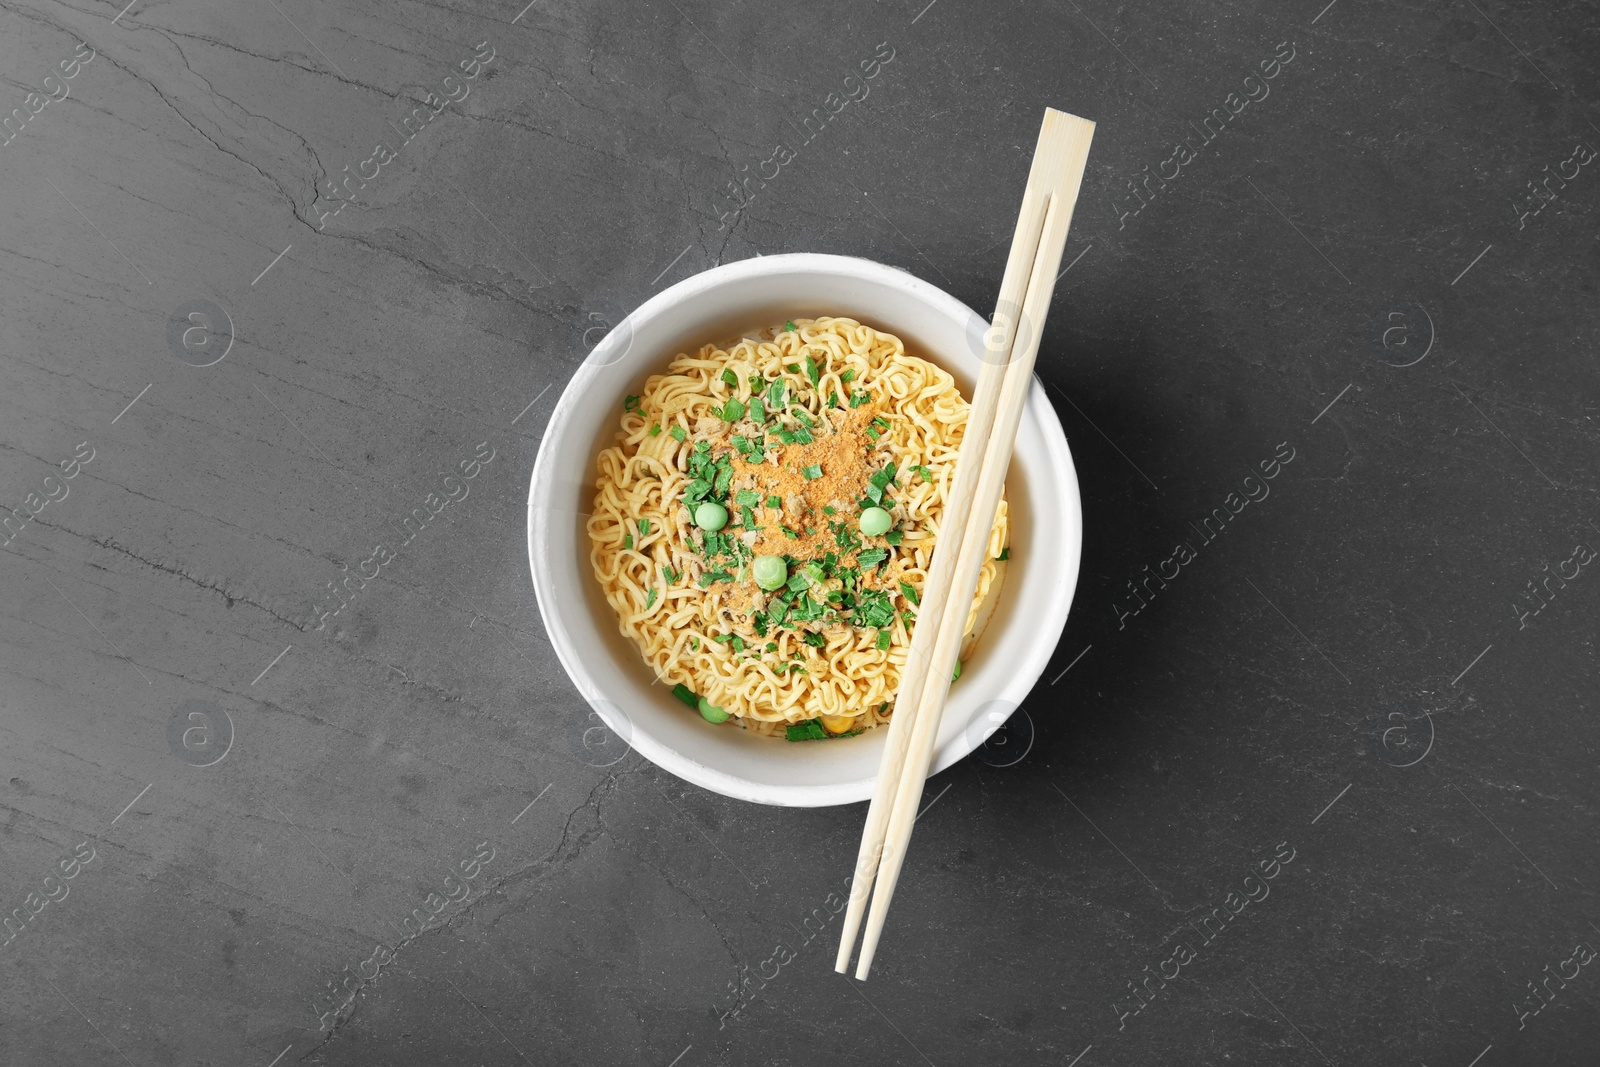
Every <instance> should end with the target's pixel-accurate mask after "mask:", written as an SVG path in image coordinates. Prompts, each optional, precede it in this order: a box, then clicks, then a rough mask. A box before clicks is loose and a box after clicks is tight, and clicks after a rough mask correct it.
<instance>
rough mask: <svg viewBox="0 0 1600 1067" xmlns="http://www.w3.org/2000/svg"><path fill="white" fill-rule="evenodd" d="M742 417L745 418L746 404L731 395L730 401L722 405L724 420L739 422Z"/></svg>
mask: <svg viewBox="0 0 1600 1067" xmlns="http://www.w3.org/2000/svg"><path fill="white" fill-rule="evenodd" d="M742 418H744V405H743V404H741V403H740V402H739V401H737V400H734V399H732V398H731V397H730V398H729V400H728V402H727V403H726V404H724V405H722V420H723V421H724V422H738V421H739V420H740V419H742Z"/></svg>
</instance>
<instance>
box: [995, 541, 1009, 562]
mask: <svg viewBox="0 0 1600 1067" xmlns="http://www.w3.org/2000/svg"><path fill="white" fill-rule="evenodd" d="M1010 558H1011V546H1010V545H1007V546H1006V547H1004V548H1002V549H1001V550H1000V554H999V555H998V556H996V557H995V562H997V563H1004V562H1005V561H1006V560H1008V559H1010Z"/></svg>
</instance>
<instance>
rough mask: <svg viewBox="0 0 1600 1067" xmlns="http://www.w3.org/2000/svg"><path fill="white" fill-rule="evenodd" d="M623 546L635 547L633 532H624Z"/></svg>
mask: <svg viewBox="0 0 1600 1067" xmlns="http://www.w3.org/2000/svg"><path fill="white" fill-rule="evenodd" d="M622 547H623V548H632V547H633V534H631V533H627V534H623V535H622Z"/></svg>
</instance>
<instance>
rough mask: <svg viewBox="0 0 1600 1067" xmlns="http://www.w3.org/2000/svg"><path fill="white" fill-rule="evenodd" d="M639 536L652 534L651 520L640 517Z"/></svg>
mask: <svg viewBox="0 0 1600 1067" xmlns="http://www.w3.org/2000/svg"><path fill="white" fill-rule="evenodd" d="M639 536H640V537H649V536H650V520H649V519H640V520H639Z"/></svg>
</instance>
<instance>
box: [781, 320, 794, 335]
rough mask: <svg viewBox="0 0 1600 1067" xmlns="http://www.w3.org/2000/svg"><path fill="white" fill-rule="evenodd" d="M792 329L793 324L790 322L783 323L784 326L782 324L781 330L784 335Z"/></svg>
mask: <svg viewBox="0 0 1600 1067" xmlns="http://www.w3.org/2000/svg"><path fill="white" fill-rule="evenodd" d="M792 329H794V323H792V322H785V323H784V324H783V330H784V332H785V333H788V332H789V331H790V330H792Z"/></svg>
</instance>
